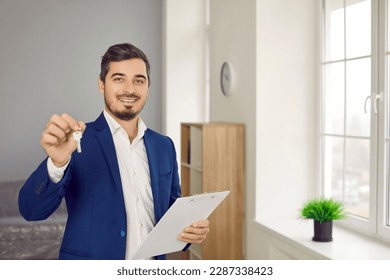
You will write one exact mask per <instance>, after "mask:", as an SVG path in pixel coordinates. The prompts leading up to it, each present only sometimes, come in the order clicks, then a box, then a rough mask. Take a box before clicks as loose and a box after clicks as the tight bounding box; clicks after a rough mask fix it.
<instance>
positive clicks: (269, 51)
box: [210, 0, 319, 259]
mask: <svg viewBox="0 0 390 280" xmlns="http://www.w3.org/2000/svg"><path fill="white" fill-rule="evenodd" d="M318 3H319V1H317V0H316V1H313V0H243V1H234V0H211V20H210V21H211V33H210V45H211V52H210V60H211V65H210V67H211V69H210V76H211V94H210V95H211V96H210V120H211V121H233V122H242V123H244V124H245V125H246V134H245V137H246V139H245V151H246V153H245V156H246V160H245V170H246V178H245V179H246V195H245V202H246V204H245V205H246V209H245V210H246V228H245V233H246V246H245V248H246V257H247V258H248V259H261V258H268V257H270V256H281V255H282V254H281V253H280V254H279V253H278V252H276V251H275V250H276V249H275V250H273V255H272V254H270V252H271V251H272V250H271V249H270V247H269V243H272V242H273V240H272V238H267V236H268V235H267V234H266V233H265V232H262V231H261V229H260V228H261V227H258V226H256V223H257V222H256V221H259V220H261V219H275V218H280V217H297V216H298V212H297V211H298V210H299V208H300V207H301V205H302V202H303V201H304V200H305V199H306V198H307V197H309V196H311V195H312V194H313V192H314V189H315V182H316V181H315V173H316V167H315V153H316V147H315V143H316V142H315V137H316V133H315V131H316V119H315V111H316V94H317V90H318V89H317V87H316V85H317V82H318V80H317V78H318V72H317V70H316V69H317V66H318V64H317V63H318V58H319V56H318V52H317V49H318V35H317V34H318V32H317V31H318V29H317V28H318V24H317V21H318V15H319V14H318ZM223 61H230V62H232V63H233V64H234V65H235V68H236V72H237V85H236V91H235V92H234V93H233V95H232V96H230V97H224V96H222V94H221V91H220V88H219V73H220V72H219V71H220V67H221V65H222V63H223ZM275 248H276V247H275ZM275 252H276V253H275ZM286 257H287V255H286Z"/></svg>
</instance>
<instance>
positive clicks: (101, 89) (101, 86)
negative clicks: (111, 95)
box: [98, 77, 104, 94]
mask: <svg viewBox="0 0 390 280" xmlns="http://www.w3.org/2000/svg"><path fill="white" fill-rule="evenodd" d="M98 86H99V91H100V93H101V94H104V82H103V81H102V80H101V79H100V77H99V79H98Z"/></svg>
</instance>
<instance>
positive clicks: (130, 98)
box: [117, 94, 139, 105]
mask: <svg viewBox="0 0 390 280" xmlns="http://www.w3.org/2000/svg"><path fill="white" fill-rule="evenodd" d="M117 99H118V100H119V101H120V102H122V103H124V104H126V105H130V104H133V103H135V102H136V101H137V100H138V99H139V98H138V97H137V96H135V95H127V94H126V95H118V96H117Z"/></svg>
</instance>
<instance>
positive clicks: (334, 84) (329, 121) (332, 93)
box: [324, 62, 345, 134]
mask: <svg viewBox="0 0 390 280" xmlns="http://www.w3.org/2000/svg"><path fill="white" fill-rule="evenodd" d="M344 65H345V64H344V62H338V63H330V64H327V65H326V66H325V76H326V78H325V86H324V87H325V92H324V132H325V133H328V134H344V106H345V105H344V99H345V98H344V97H345V94H344V92H345V86H344V81H345V78H344Z"/></svg>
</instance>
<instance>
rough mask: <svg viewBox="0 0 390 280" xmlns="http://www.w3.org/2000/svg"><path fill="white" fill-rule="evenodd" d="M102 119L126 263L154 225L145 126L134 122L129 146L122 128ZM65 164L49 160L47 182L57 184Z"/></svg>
mask: <svg viewBox="0 0 390 280" xmlns="http://www.w3.org/2000/svg"><path fill="white" fill-rule="evenodd" d="M104 117H105V118H106V120H107V123H108V126H109V128H110V131H111V134H112V137H113V140H114V145H115V151H116V156H117V159H118V166H119V172H120V177H121V182H122V190H123V197H124V201H125V208H126V219H127V233H126V259H130V258H131V257H132V256H133V255H134V254H135V253H136V251H137V249H138V248H139V246H140V245H141V243H142V241H143V240H144V239H145V238H146V237H147V235H148V234H149V232H150V231H151V230H152V229H153V227H154V225H155V217H154V204H153V195H152V188H151V184H150V173H149V164H148V158H147V154H146V149H145V145H144V139H143V136H144V133H145V131H146V129H147V128H146V125H145V123H144V122H143V121H142V120H141V119H140V118H138V134H137V136H136V137H135V138H134V140H133V141H132V142H130V140H129V137H128V135H127V133H126V131H125V130H124V129H123V127H122V126H121V125H120V124H119V123H118V122H117V121H116V120H115V119H114V118H113V117H112V116H111V115H110V114H108V113H107V112H106V111H104ZM68 164H69V162H68V163H67V164H66V165H65V166H64V167H61V168H57V167H55V166H54V164H53V163H52V161H51V159H50V158H49V160H48V163H47V166H48V172H49V177H50V179H51V180H52V181H53V182H55V183H57V182H59V181H60V180H61V178H62V177H63V174H64V171H65V169H66V167H67V165H68Z"/></svg>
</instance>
